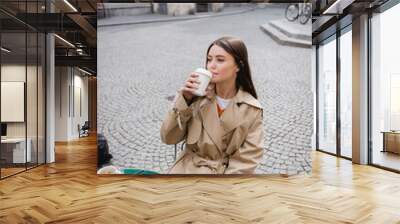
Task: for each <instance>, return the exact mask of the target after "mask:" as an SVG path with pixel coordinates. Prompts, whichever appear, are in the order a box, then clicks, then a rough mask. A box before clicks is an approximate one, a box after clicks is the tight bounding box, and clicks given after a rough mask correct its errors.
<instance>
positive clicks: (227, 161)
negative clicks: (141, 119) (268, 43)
mask: <svg viewBox="0 0 400 224" xmlns="http://www.w3.org/2000/svg"><path fill="white" fill-rule="evenodd" d="M206 68H207V70H209V71H210V72H211V73H212V79H211V82H210V85H209V86H208V88H207V94H206V96H203V97H197V96H195V95H194V94H193V92H194V91H195V90H196V89H197V87H198V83H199V82H198V79H197V76H198V75H197V74H196V73H192V74H190V77H189V78H188V79H187V80H186V82H185V85H184V86H183V87H182V89H181V90H180V91H179V92H178V94H177V96H176V97H175V100H174V103H173V108H172V110H170V111H169V112H168V114H167V116H166V118H165V120H164V122H163V123H162V126H161V140H162V141H163V142H164V143H166V144H176V143H178V142H180V141H182V140H186V144H185V150H184V151H183V152H182V153H181V154H180V156H179V158H178V159H177V160H176V161H175V163H174V165H173V166H172V167H171V168H170V170H169V172H168V173H170V174H252V173H254V171H255V169H256V168H257V165H258V164H259V163H260V161H261V159H262V156H263V144H264V130H263V125H262V112H263V109H262V107H261V105H260V103H259V102H258V100H257V93H256V90H255V88H254V85H253V81H252V79H251V72H250V67H249V63H248V57H247V49H246V46H245V45H244V43H243V41H242V40H240V39H238V38H234V37H222V38H220V39H218V40H216V41H214V42H213V43H212V44H211V45H210V46H209V47H208V50H207V60H206Z"/></svg>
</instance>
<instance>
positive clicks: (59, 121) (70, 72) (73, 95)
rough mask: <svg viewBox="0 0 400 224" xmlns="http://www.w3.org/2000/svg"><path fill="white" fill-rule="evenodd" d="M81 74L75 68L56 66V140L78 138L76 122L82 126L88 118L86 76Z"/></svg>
mask: <svg viewBox="0 0 400 224" xmlns="http://www.w3.org/2000/svg"><path fill="white" fill-rule="evenodd" d="M83 75H84V74H83V73H82V72H80V71H79V70H77V69H75V68H71V67H56V83H55V85H56V91H55V120H56V122H55V123H56V132H55V140H56V141H69V140H73V139H77V138H79V133H78V124H80V125H81V126H82V125H83V124H84V122H85V121H87V120H88V78H87V77H86V76H83ZM79 90H80V91H79ZM79 92H80V93H79ZM79 95H80V97H79ZM79 100H81V103H79ZM79 105H81V110H82V111H81V113H80V111H79Z"/></svg>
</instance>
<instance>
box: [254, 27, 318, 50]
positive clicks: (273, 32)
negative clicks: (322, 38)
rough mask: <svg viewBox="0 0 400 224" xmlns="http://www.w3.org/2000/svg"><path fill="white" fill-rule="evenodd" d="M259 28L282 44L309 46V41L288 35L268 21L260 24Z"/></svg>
mask: <svg viewBox="0 0 400 224" xmlns="http://www.w3.org/2000/svg"><path fill="white" fill-rule="evenodd" d="M260 29H261V30H262V31H264V32H265V33H266V34H268V35H269V36H270V37H271V38H272V39H274V40H275V41H276V42H278V43H279V44H282V45H288V46H294V47H303V48H311V41H306V40H301V39H297V38H293V37H288V36H286V35H285V34H284V33H282V32H281V31H280V30H279V29H277V28H275V27H274V26H272V25H271V24H269V23H266V24H264V25H261V26H260Z"/></svg>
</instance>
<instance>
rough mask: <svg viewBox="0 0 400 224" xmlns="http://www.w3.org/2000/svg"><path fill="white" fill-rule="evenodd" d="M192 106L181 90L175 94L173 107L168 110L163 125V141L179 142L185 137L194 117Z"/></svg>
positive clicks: (169, 143)
mask: <svg viewBox="0 0 400 224" xmlns="http://www.w3.org/2000/svg"><path fill="white" fill-rule="evenodd" d="M192 114H193V112H192V108H191V107H189V106H188V105H187V103H186V100H185V98H183V95H182V93H181V92H180V91H179V92H178V93H177V95H176V96H175V99H174V101H173V105H172V108H171V109H170V110H169V111H168V113H167V115H166V117H165V119H164V121H163V122H162V125H161V130H160V134H161V141H162V142H164V143H165V144H168V145H172V144H177V143H178V142H180V141H182V140H183V139H184V138H185V135H186V132H187V123H188V121H189V120H190V119H191V118H192Z"/></svg>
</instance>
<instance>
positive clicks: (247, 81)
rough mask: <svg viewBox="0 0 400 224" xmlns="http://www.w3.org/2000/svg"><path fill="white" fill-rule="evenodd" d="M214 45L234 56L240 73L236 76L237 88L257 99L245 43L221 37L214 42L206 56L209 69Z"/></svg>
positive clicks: (237, 39)
mask: <svg viewBox="0 0 400 224" xmlns="http://www.w3.org/2000/svg"><path fill="white" fill-rule="evenodd" d="M213 45H217V46H219V47H222V48H223V49H224V50H225V51H226V52H228V53H229V54H230V55H232V56H233V58H234V59H235V62H236V65H237V66H238V68H239V71H238V73H237V76H236V88H237V89H239V88H240V87H242V89H243V90H244V91H246V92H248V93H250V94H251V95H252V96H253V97H254V98H256V99H257V93H256V89H255V88H254V84H253V80H252V79H251V71H250V66H249V60H248V57H247V48H246V45H244V43H243V41H242V40H241V39H239V38H236V37H221V38H219V39H217V40H215V41H214V42H212V43H211V45H210V46H209V47H208V49H207V55H206V68H207V56H208V53H209V51H210V49H211V47H212V46H213Z"/></svg>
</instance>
